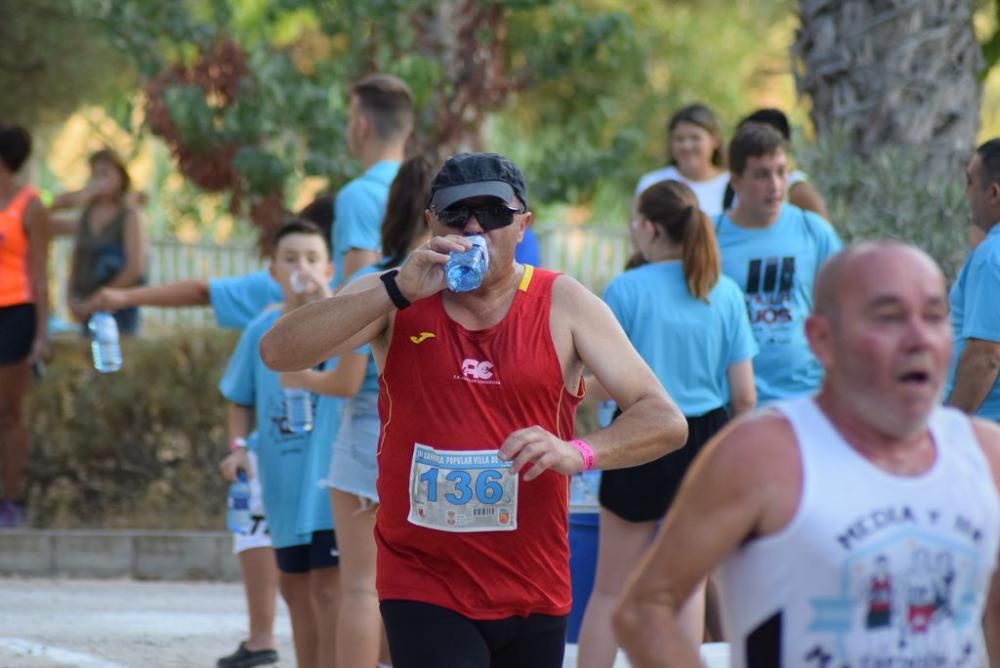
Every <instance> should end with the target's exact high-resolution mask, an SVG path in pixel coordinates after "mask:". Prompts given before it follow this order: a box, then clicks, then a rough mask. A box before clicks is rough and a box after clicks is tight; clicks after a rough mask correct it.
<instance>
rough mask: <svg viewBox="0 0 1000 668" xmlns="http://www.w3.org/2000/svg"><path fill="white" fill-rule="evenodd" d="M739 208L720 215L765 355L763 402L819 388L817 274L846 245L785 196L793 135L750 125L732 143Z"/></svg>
mask: <svg viewBox="0 0 1000 668" xmlns="http://www.w3.org/2000/svg"><path fill="white" fill-rule="evenodd" d="M729 168H730V183H731V184H732V186H733V190H735V191H736V195H737V196H738V199H737V203H736V206H735V207H734V208H733V209H731V210H730V211H727V212H726V213H724V214H722V215H720V216H719V217H718V218H717V219H716V225H715V229H716V236H717V237H718V241H719V250H720V251H721V253H722V271H723V273H724V274H726V275H727V276H729V277H730V278H732V279H733V280H734V281H736V283H737V285H739V286H740V288H742V290H743V293H744V298H745V301H746V306H747V315H748V316H749V317H750V325H751V327H752V329H753V333H754V337H755V338H756V339H757V344H758V345H759V346H760V353H759V354H758V355H757V357H756V358H754V361H753V370H754V381H755V384H756V386H757V401H758V404H760V405H763V404H767V403H770V402H773V401H777V400H779V399H788V398H792V397H797V396H802V395H804V394H811V393H813V392H815V391H817V390H818V389H819V385H820V382H821V381H822V379H823V372H822V369H821V368H820V365H819V362H817V361H816V358H815V357H813V354H812V352H811V351H810V349H809V344H808V342H807V341H806V335H805V327H804V323H805V320H806V317H808V315H809V313H810V312H811V311H812V291H813V284H814V283H815V281H816V274H817V273H818V272H819V269H820V267H821V266H822V264H823V263H824V262H825V261H826V259H827V258H828V257H830V256H831V255H833V254H834V253H836V252H837V251H838V250H840V249H841V247H842V245H843V244H842V243H841V241H840V238H839V237H838V236H837V233H836V232H834V230H833V227H832V226H831V225H830V223H828V222H827V221H825V220H823V218H821V217H820V216H818V215H816V214H815V213H813V212H811V211H804V210H802V209H800V208H798V207H796V206H792V205H791V204H787V203H786V202H785V192H786V190H787V188H788V179H787V174H786V172H787V169H788V159H787V158H786V156H785V139H784V137H782V136H781V133H780V132H778V131H777V130H775V129H774V128H772V127H771V126H768V125H762V124H759V123H748V124H747V125H744V126H743V127H741V128H740V129H739V130H738V131H737V132H736V135H735V136H734V137H733V139H732V142H731V143H730V145H729Z"/></svg>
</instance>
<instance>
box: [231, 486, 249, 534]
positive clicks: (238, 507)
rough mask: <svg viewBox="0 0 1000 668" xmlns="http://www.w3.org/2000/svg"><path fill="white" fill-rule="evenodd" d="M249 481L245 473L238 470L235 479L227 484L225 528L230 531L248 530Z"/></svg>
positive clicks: (242, 531)
mask: <svg viewBox="0 0 1000 668" xmlns="http://www.w3.org/2000/svg"><path fill="white" fill-rule="evenodd" d="M250 522H251V517H250V483H248V482H247V474H246V473H244V472H243V471H239V472H238V473H237V474H236V480H234V481H233V482H232V484H231V485H229V497H228V498H227V499H226V528H227V529H229V530H230V531H231V532H232V533H246V532H247V531H249V530H250Z"/></svg>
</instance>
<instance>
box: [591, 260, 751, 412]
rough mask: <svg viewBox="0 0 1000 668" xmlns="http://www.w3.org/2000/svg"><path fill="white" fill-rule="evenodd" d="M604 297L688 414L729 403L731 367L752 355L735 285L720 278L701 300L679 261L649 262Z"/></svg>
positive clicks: (619, 280) (613, 283)
mask: <svg viewBox="0 0 1000 668" xmlns="http://www.w3.org/2000/svg"><path fill="white" fill-rule="evenodd" d="M604 301H605V302H607V304H608V306H609V307H610V308H611V311H612V312H613V313H614V314H615V317H616V318H617V319H618V322H620V323H621V325H622V328H623V329H624V330H625V333H626V334H627V335H628V338H629V341H631V342H632V345H633V346H635V349H636V350H637V351H638V352H639V354H640V355H641V356H642V358H643V359H644V360H646V363H647V364H649V366H650V368H651V369H652V370H653V373H655V374H656V377H657V378H659V379H660V382H661V383H663V386H664V387H665V388H667V392H669V393H670V397H671V398H672V399H673V400H674V401H675V402H676V403H677V405H678V407H679V408H680V409H681V412H682V413H684V415H687V416H689V417H695V416H698V415H704V414H705V413H707V412H709V411H710V410H713V409H716V408H719V407H721V406H725V405H726V404H728V403H729V384H728V377H727V375H726V372H727V370H728V368H729V366H730V365H732V364H735V363H737V362H742V361H744V360H748V359H751V358H752V357H753V356H754V355H755V354H756V353H757V342H756V341H755V340H754V336H753V332H752V331H751V330H750V322H749V320H747V315H746V308H745V306H744V304H743V293H742V292H740V289H739V287H738V286H737V285H736V283H735V282H733V281H732V280H731V279H730V278H728V277H726V276H720V277H719V281H718V283H716V284H715V286H714V287H713V288H712V290H711V291H710V292H709V293H708V301H707V302H706V301H704V300H701V299H696V298H695V297H692V296H691V293H690V292H689V291H688V287H687V283H686V282H685V280H684V269H683V267H682V265H681V262H680V261H679V260H669V261H666V262H657V263H654V264H647V265H644V266H642V267H637V268H635V269H632V270H629V271H626V272H625V273H624V274H621V275H619V276H617V277H615V279H614V280H613V281H611V283H610V284H609V285H608V287H607V290H605V292H604Z"/></svg>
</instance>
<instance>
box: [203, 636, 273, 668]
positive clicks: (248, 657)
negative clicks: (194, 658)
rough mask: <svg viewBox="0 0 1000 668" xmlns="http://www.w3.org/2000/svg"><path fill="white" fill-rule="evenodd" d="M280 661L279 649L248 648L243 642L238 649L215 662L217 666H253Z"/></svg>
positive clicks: (244, 667)
mask: <svg viewBox="0 0 1000 668" xmlns="http://www.w3.org/2000/svg"><path fill="white" fill-rule="evenodd" d="M277 662H278V651H277V650H274V649H258V650H252V649H247V645H246V642H241V643H240V646H239V647H237V648H236V651H235V652H233V653H232V654H230V655H229V656H224V657H222V658H221V659H219V660H218V661H216V662H215V666H216V668H253V666H266V665H267V664H269V663H277Z"/></svg>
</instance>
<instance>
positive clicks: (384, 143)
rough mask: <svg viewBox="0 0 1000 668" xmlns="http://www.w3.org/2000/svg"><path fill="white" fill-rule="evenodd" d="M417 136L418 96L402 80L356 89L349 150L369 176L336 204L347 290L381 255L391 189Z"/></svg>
mask: <svg viewBox="0 0 1000 668" xmlns="http://www.w3.org/2000/svg"><path fill="white" fill-rule="evenodd" d="M412 131H413V95H412V94H411V93H410V89H409V87H408V86H407V85H406V84H405V83H404V82H403V81H401V80H400V79H397V78H396V77H393V76H390V75H387V74H372V75H369V76H367V77H365V78H364V79H361V80H360V81H358V82H357V83H356V84H354V86H353V87H352V88H351V95H350V103H349V106H348V110H347V148H348V150H349V151H350V152H351V155H353V156H354V157H356V158H357V159H358V160H360V161H361V164H362V166H363V167H364V169H365V172H364V173H363V174H362V175H361V176H359V177H357V178H356V179H353V180H351V181H349V182H348V183H347V185H345V186H344V187H343V188H341V189H340V192H339V193H337V199H336V202H335V204H334V220H335V221H336V222H337V224H336V225H334V227H333V239H332V241H333V244H332V245H333V264H334V267H336V274H335V275H334V284H336V285H342V284H343V283H345V282H346V279H347V278H349V277H350V276H351V275H353V274H354V272H356V271H357V270H358V269H360V268H361V267H364V266H367V265H370V264H374V263H375V262H376V261H377V260H378V259H379V256H380V255H381V249H380V248H379V239H380V238H381V237H380V234H381V229H382V219H383V218H384V217H385V205H386V200H387V199H388V198H389V186H390V185H391V184H392V181H393V179H395V178H396V172H398V171H399V164H400V163H401V162H402V161H403V157H404V155H405V153H406V141H407V139H408V138H409V136H410V133H411V132H412Z"/></svg>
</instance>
